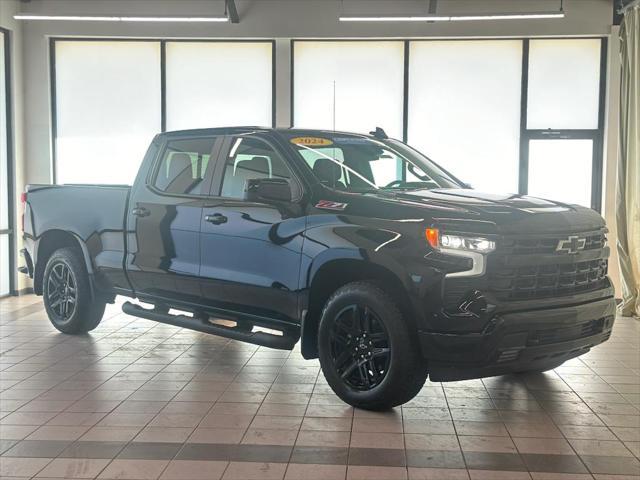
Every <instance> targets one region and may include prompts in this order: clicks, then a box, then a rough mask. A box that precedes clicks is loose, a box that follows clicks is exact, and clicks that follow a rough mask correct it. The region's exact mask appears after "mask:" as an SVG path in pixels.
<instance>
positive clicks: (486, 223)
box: [371, 189, 605, 233]
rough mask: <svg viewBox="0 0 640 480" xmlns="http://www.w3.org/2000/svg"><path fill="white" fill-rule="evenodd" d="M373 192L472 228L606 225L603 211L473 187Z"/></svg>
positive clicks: (512, 230) (531, 229)
mask: <svg viewBox="0 0 640 480" xmlns="http://www.w3.org/2000/svg"><path fill="white" fill-rule="evenodd" d="M371 195H372V196H375V197H379V198H383V197H384V198H386V199H391V198H390V197H389V195H390V196H391V197H392V199H393V200H394V201H395V202H399V203H402V204H404V205H406V206H409V205H411V206H413V207H418V208H420V209H423V208H424V209H428V210H429V214H430V215H429V216H430V217H431V218H432V219H433V221H434V222H437V223H445V224H448V225H456V224H459V225H460V228H464V229H470V231H482V232H487V233H491V231H492V230H493V231H495V232H496V233H554V232H561V233H565V232H571V231H575V232H578V231H587V230H597V229H600V228H602V227H604V225H605V224H604V220H603V218H602V217H601V216H600V214H599V213H597V212H595V211H594V210H591V209H590V208H586V207H582V206H579V205H570V204H566V203H561V202H555V201H552V200H544V199H541V198H535V197H530V196H526V195H517V194H504V195H502V194H493V193H483V192H479V191H477V190H471V189H434V190H412V191H409V192H389V191H385V192H374V193H372V194H371ZM425 213H426V212H425ZM474 227H475V228H474Z"/></svg>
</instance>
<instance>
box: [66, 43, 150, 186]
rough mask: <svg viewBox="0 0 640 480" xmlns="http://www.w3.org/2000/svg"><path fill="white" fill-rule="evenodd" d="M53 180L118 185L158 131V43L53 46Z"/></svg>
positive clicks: (131, 176) (135, 166)
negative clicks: (54, 158) (54, 162)
mask: <svg viewBox="0 0 640 480" xmlns="http://www.w3.org/2000/svg"><path fill="white" fill-rule="evenodd" d="M55 60H56V120H57V141H56V150H57V154H56V174H57V175H56V176H57V178H56V180H57V182H58V183H107V184H113V183H126V184H130V183H132V182H133V180H134V179H135V175H136V173H137V171H138V167H139V165H140V162H141V161H142V157H143V156H144V153H145V151H146V149H147V147H148V145H149V142H150V141H151V139H152V138H153V136H154V135H155V134H156V133H158V132H159V131H160V128H161V126H160V115H161V113H160V44H159V43H158V42H134V41H132V42H127V41H123V42H117V41H116V42H103V41H100V42H91V41H86V42H85V41H57V42H56V59H55Z"/></svg>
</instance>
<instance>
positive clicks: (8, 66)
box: [0, 27, 18, 298]
mask: <svg viewBox="0 0 640 480" xmlns="http://www.w3.org/2000/svg"><path fill="white" fill-rule="evenodd" d="M0 34H2V36H3V40H4V51H3V55H4V67H5V68H4V71H0V75H3V76H4V81H5V83H4V87H5V88H4V90H5V91H4V92H3V93H4V95H5V101H6V105H5V108H6V110H5V114H6V123H5V125H4V128H5V129H6V134H7V143H6V145H4V148H5V149H6V151H5V153H6V160H7V185H3V186H2V187H3V189H4V187H5V186H6V191H5V192H4V195H6V196H7V207H8V208H9V211H8V212H7V213H8V215H7V227H8V228H7V229H6V230H0V235H3V236H4V235H6V236H7V239H8V249H9V252H8V253H9V262H8V265H7V268H8V269H9V293H8V295H17V294H18V290H17V285H18V283H17V278H16V252H17V241H16V227H17V225H16V224H15V222H16V218H15V179H14V177H13V175H14V172H15V155H14V138H13V133H14V129H13V77H12V72H13V68H12V67H13V65H12V62H13V55H12V54H13V32H12V31H11V30H8V29H6V28H3V27H0ZM1 297H2V296H1V295H0V298H1Z"/></svg>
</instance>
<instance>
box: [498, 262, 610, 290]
mask: <svg viewBox="0 0 640 480" xmlns="http://www.w3.org/2000/svg"><path fill="white" fill-rule="evenodd" d="M607 268H608V263H607V260H606V259H604V258H601V259H598V260H590V261H585V262H577V263H554V264H550V265H527V266H524V267H498V268H495V269H491V270H490V271H489V272H488V273H489V290H490V291H491V292H493V293H494V294H495V295H496V297H497V298H499V299H501V300H527V299H536V298H546V297H555V296H562V295H572V294H576V293H581V292H589V291H591V290H597V289H599V288H603V286H604V285H605V284H606V277H607Z"/></svg>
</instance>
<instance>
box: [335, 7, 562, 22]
mask: <svg viewBox="0 0 640 480" xmlns="http://www.w3.org/2000/svg"><path fill="white" fill-rule="evenodd" d="M564 16H565V13H564V11H563V10H560V11H558V12H530V13H492V14H485V15H341V16H340V18H339V19H340V21H341V22H463V21H474V20H526V19H540V18H564Z"/></svg>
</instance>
